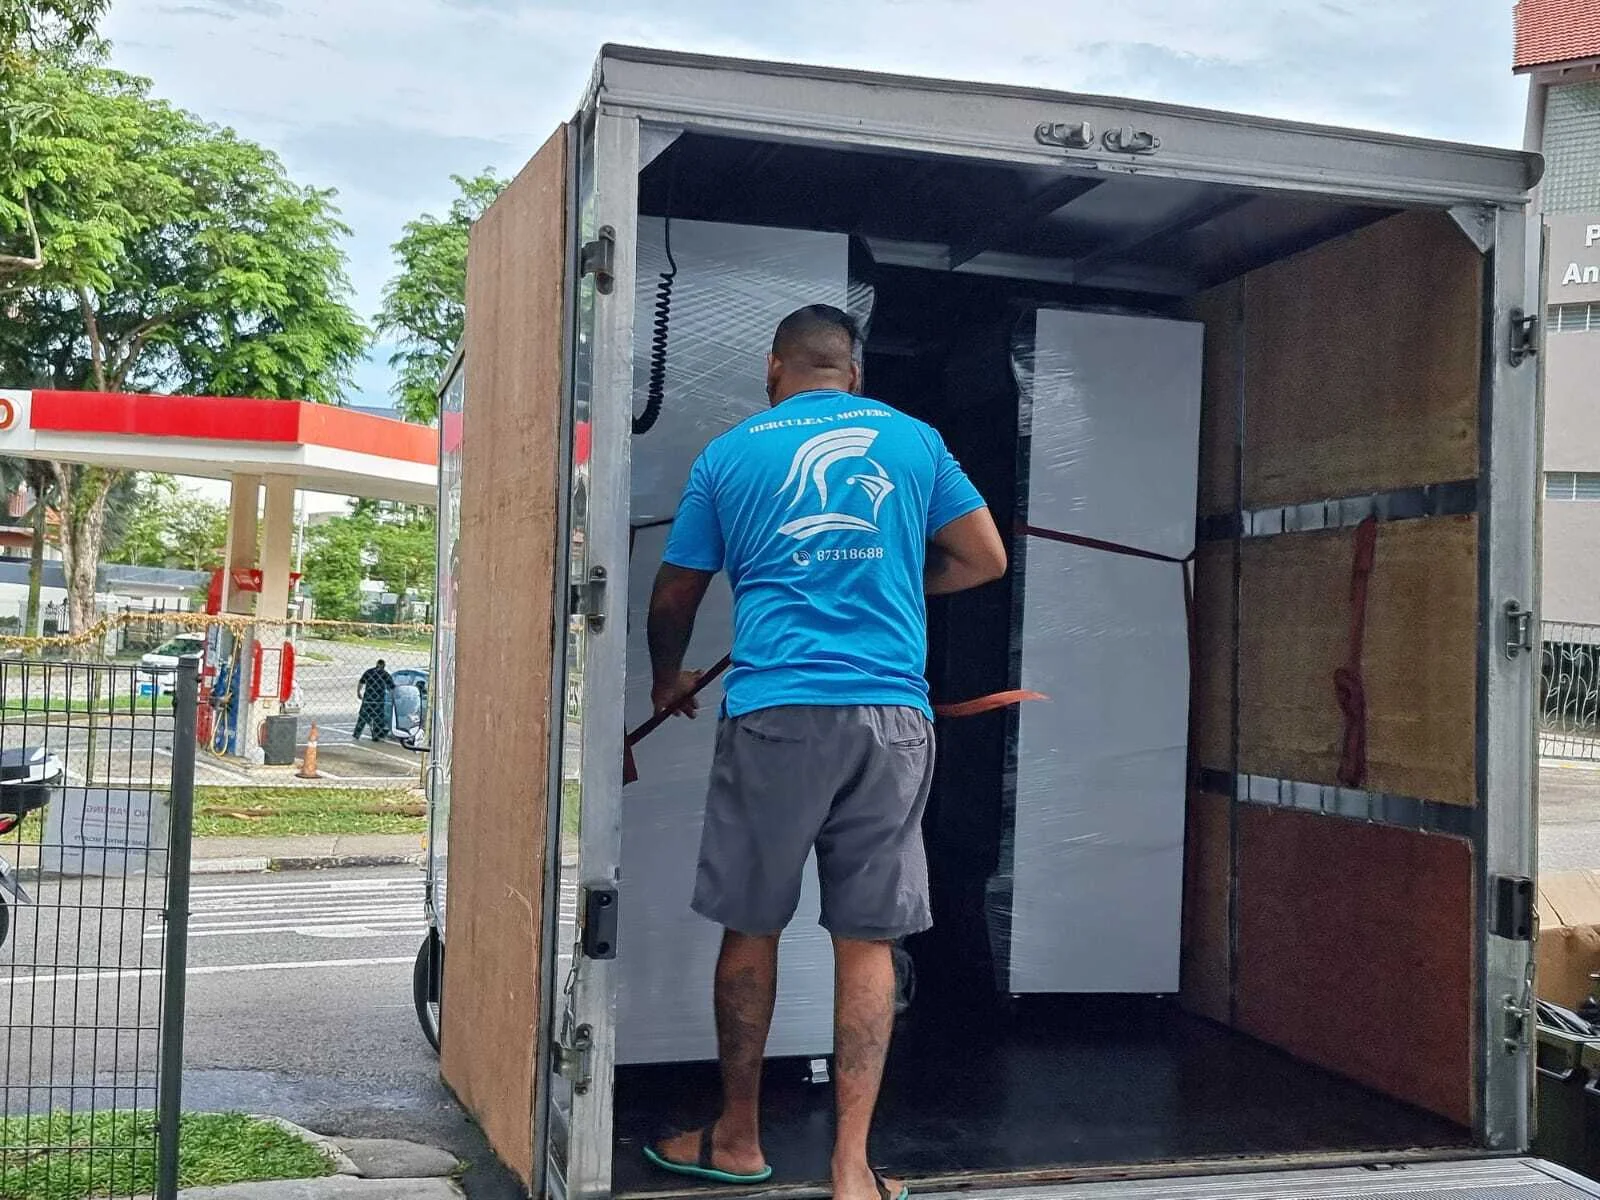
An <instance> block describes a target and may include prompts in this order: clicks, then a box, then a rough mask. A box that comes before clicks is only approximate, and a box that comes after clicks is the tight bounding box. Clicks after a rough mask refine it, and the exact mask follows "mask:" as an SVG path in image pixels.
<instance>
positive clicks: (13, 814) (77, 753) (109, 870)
mask: <svg viewBox="0 0 1600 1200" xmlns="http://www.w3.org/2000/svg"><path fill="white" fill-rule="evenodd" d="M195 680H196V677H195V670H194V667H193V665H192V664H191V665H190V666H188V667H186V668H184V669H182V670H180V671H179V683H178V686H177V688H176V692H175V695H174V696H172V697H160V696H155V695H152V694H151V693H150V690H149V689H148V687H147V686H145V684H146V680H145V678H144V676H143V675H142V674H141V673H140V672H139V671H138V670H137V669H136V668H135V667H132V666H126V665H114V664H105V663H90V664H79V663H57V662H45V661H39V660H34V659H11V660H8V661H3V662H0V978H3V979H4V981H5V985H6V986H5V989H4V995H3V998H0V1005H3V1006H4V1019H3V1021H0V1197H5V1198H6V1200H11V1198H13V1197H35V1196H56V1195H67V1194H72V1195H108V1196H132V1197H156V1198H157V1200H169V1198H170V1197H173V1196H175V1195H176V1193H177V1178H178V1175H177V1168H178V1153H177V1151H178V1117H179V1113H180V1110H181V1101H182V1097H181V1084H182V1054H183V1005H184V977H185V960H186V938H187V923H188V915H187V914H188V907H189V902H188V871H189V836H190V819H191V816H192V812H193V802H194V758H195V741H194V726H195V714H196V682H195Z"/></svg>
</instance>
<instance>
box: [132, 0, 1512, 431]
mask: <svg viewBox="0 0 1600 1200" xmlns="http://www.w3.org/2000/svg"><path fill="white" fill-rule="evenodd" d="M105 32H106V33H107V35H108V36H109V37H110V38H111V41H112V44H113V58H114V61H115V62H116V64H117V65H118V66H121V67H123V68H124V69H127V70H131V71H134V72H137V73H139V74H142V75H148V76H150V77H151V78H152V79H154V80H155V82H156V89H157V91H158V93H159V94H161V95H163V96H165V97H166V98H167V99H170V100H172V101H174V102H176V103H178V104H180V105H182V106H183V107H185V108H188V109H190V110H192V111H194V112H196V113H198V114H199V115H200V116H202V117H205V118H207V119H208V120H212V121H215V122H218V123H220V124H225V125H230V126H232V127H233V128H235V129H236V130H238V131H239V132H240V133H241V134H243V135H244V136H246V137H250V138H252V139H254V140H256V141H259V142H262V143H263V144H265V145H267V146H269V147H271V148H273V149H274V150H276V151H277V152H278V153H279V154H280V155H281V156H282V157H283V159H284V161H285V163H286V164H287V166H288V168H289V171H290V173H291V174H292V175H293V176H294V177H295V178H296V179H297V180H298V181H299V182H301V183H304V184H315V185H316V186H319V187H332V188H335V189H337V191H338V193H339V203H340V205H341V207H342V209H343V213H344V219H345V221H346V223H347V224H349V225H350V226H351V229H352V234H351V237H350V239H349V242H348V247H347V249H348V252H349V256H350V275H351V281H352V283H353V285H354V288H355V301H356V304H357V306H358V308H359V310H360V311H361V312H362V313H363V315H365V316H367V317H369V318H370V317H371V315H372V314H373V313H374V312H376V310H377V308H378V304H379V299H380V295H381V293H382V288H383V284H384V281H385V280H386V279H387V278H388V275H389V272H390V269H391V262H392V260H391V256H390V250H389V248H390V246H391V245H392V244H393V242H394V240H395V239H396V238H397V237H398V236H399V234H400V229H401V226H402V225H403V224H404V223H405V222H406V221H407V220H410V219H412V218H414V217H416V216H417V215H419V214H421V213H424V212H436V213H442V212H443V211H444V210H445V208H446V207H447V206H448V204H449V202H450V198H451V196H452V193H453V187H452V185H451V183H450V176H451V175H452V174H461V175H471V174H475V173H476V172H478V171H479V170H481V169H483V168H485V167H490V168H494V169H495V170H497V171H499V172H500V173H502V174H504V175H509V174H512V173H514V172H515V171H516V170H517V169H518V168H519V167H520V166H521V165H522V164H523V163H524V162H525V161H526V160H527V159H528V158H529V157H530V156H531V155H532V154H533V152H534V151H535V150H536V149H537V148H538V147H539V145H540V144H541V143H542V142H543V141H544V139H545V138H546V136H548V134H549V133H550V131H551V130H552V129H553V128H554V127H555V126H556V125H557V124H558V123H559V122H560V121H562V120H563V119H565V118H566V117H568V116H570V115H571V113H572V111H573V109H574V107H575V106H576V104H577V102H578V100H579V98H580V96H581V94H582V92H583V89H584V87H585V85H586V83H587V82H588V79H589V75H590V71H591V69H592V67H593V64H594V58H595V53H596V51H597V50H598V49H599V47H600V46H601V45H602V44H604V43H606V42H620V43H628V44H633V45H647V46H655V47H662V48H667V49H680V50H694V51H700V52H705V53H725V54H733V55H739V56H743V57H755V58H773V59H781V60H787V61H799V62H814V63H825V64H829V65H834V66H844V67H860V68H868V69H873V70H881V71H897V72H907V73H911V74H927V75H939V76H946V77H951V78H958V79H973V80H982V81H992V82H1004V83H1016V84H1027V85H1035V86H1042V87H1050V88H1059V89H1062V90H1066V91H1081V92H1097V93H1103V94H1112V95H1131V96H1136V97H1139V98H1141V99H1150V100H1160V101H1168V102H1174V103H1183V104H1195V105H1200V106H1204V107H1213V108H1224V109H1232V110H1235V111H1241V112H1249V113H1257V114H1262V115H1266V116H1275V117H1287V118H1297V119H1303V120H1313V121H1322V122H1329V123H1333V124H1340V125H1354V126H1361V127H1369V128H1375V129H1382V130H1387V131H1392V132H1397V133H1407V134H1415V135H1420V136H1427V137H1440V138H1447V139H1450V140H1455V141H1467V142H1479V143H1487V144H1492V145H1503V146H1514V145H1519V144H1520V143H1521V138H1522V114H1523V105H1524V101H1525V85H1524V83H1523V82H1522V81H1521V80H1520V79H1516V78H1514V77H1513V76H1512V74H1511V70H1510V60H1511V0H1118V3H1117V4H1115V5H1113V4H1112V3H1110V2H1109V0H806V3H804V4H801V5H778V4H772V3H762V0H604V3H602V0H587V2H586V3H582V4H580V3H571V2H567V0H114V3H113V7H112V10H111V13H110V16H109V18H108V20H107V22H106V26H105ZM390 349H391V348H389V347H385V346H377V347H375V348H374V350H373V352H372V354H371V355H370V357H369V361H368V362H367V363H366V364H365V365H364V366H363V367H362V368H361V369H360V370H359V371H358V372H357V378H356V384H355V392H354V394H352V395H351V396H350V400H351V402H352V403H360V404H384V403H387V399H386V396H387V393H388V390H389V386H390V383H391V374H390V371H389V368H388V366H387V358H388V355H389V353H390Z"/></svg>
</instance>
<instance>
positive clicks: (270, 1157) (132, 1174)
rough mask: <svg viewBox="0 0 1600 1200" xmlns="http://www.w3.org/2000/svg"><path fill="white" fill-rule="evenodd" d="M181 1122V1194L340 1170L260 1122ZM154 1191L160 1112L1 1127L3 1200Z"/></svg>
mask: <svg viewBox="0 0 1600 1200" xmlns="http://www.w3.org/2000/svg"><path fill="white" fill-rule="evenodd" d="M181 1120H182V1124H181V1125H180V1127H179V1131H178V1132H179V1136H178V1183H179V1185H180V1186H182V1187H185V1188H194V1187H211V1186H217V1185H221V1184H228V1183H247V1182H250V1181H253V1180H258V1179H314V1178H318V1177H320V1176H323V1175H331V1174H333V1164H332V1163H331V1162H329V1161H328V1159H327V1158H326V1157H325V1156H324V1155H323V1154H322V1152H321V1151H320V1150H318V1149H316V1148H315V1147H314V1146H312V1145H310V1144H309V1143H307V1142H306V1141H305V1140H304V1139H302V1138H300V1137H298V1136H296V1135H295V1134H293V1133H290V1132H289V1131H287V1130H285V1129H283V1128H282V1127H280V1126H278V1125H273V1124H271V1123H270V1122H267V1121H263V1120H260V1119H258V1118H256V1117H246V1116H240V1115H238V1114H235V1113H184V1114H183V1117H182V1118H181ZM3 1147H17V1148H15V1149H4V1148H3ZM155 1184H156V1116H155V1113H154V1112H150V1111H137V1112H135V1111H129V1110H123V1111H115V1112H80V1113H75V1114H69V1113H64V1112H58V1113H52V1114H48V1115H40V1116H31V1117H7V1118H5V1119H4V1120H0V1200H83V1198H84V1197H89V1196H126V1195H130V1194H132V1195H146V1196H148V1195H150V1194H152V1192H153V1191H154V1189H155Z"/></svg>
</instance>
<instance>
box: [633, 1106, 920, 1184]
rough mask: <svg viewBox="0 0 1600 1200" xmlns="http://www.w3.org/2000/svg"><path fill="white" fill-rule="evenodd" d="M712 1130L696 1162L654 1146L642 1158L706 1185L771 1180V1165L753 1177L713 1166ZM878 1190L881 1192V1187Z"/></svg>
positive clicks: (704, 1135)
mask: <svg viewBox="0 0 1600 1200" xmlns="http://www.w3.org/2000/svg"><path fill="white" fill-rule="evenodd" d="M714 1128H715V1127H714V1126H711V1125H707V1126H706V1127H705V1128H704V1129H702V1130H701V1131H700V1157H699V1160H698V1161H696V1162H692V1163H684V1162H673V1161H672V1159H670V1158H668V1157H667V1156H666V1155H664V1154H662V1153H661V1151H659V1150H657V1149H656V1148H655V1147H654V1146H646V1147H645V1148H644V1156H645V1158H646V1159H647V1160H648V1161H649V1162H650V1163H651V1165H653V1166H657V1167H660V1168H661V1169H662V1170H663V1171H671V1172H672V1173H673V1174H674V1175H685V1176H687V1177H688V1178H690V1179H704V1180H706V1181H707V1182H708V1183H765V1182H766V1181H767V1180H769V1179H771V1178H772V1166H771V1164H768V1165H767V1166H765V1167H762V1168H761V1170H759V1171H757V1172H756V1173H755V1174H754V1175H736V1174H734V1173H733V1172H732V1171H723V1170H719V1169H718V1168H717V1167H715V1166H713V1165H712V1161H711V1156H712V1147H711V1140H712V1130H713V1129H714ZM879 1190H880V1191H882V1190H883V1189H882V1187H881V1186H880V1188H879ZM884 1200H888V1197H887V1196H885V1198H884ZM901 1200H904V1198H903V1197H902V1198H901Z"/></svg>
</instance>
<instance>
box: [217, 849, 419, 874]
mask: <svg viewBox="0 0 1600 1200" xmlns="http://www.w3.org/2000/svg"><path fill="white" fill-rule="evenodd" d="M421 865H422V855H420V854H302V855H288V856H284V857H281V858H267V857H265V856H258V857H253V858H211V859H200V860H197V861H196V862H194V863H192V864H191V865H190V867H189V873H190V874H191V875H260V874H265V873H269V872H272V871H328V870H333V869H335V868H339V867H420V866H421Z"/></svg>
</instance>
